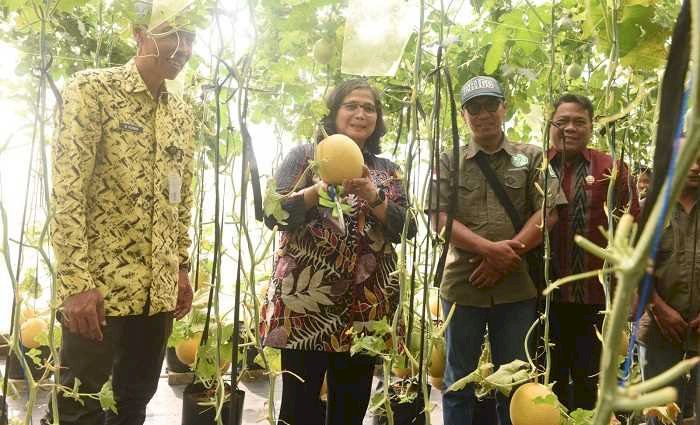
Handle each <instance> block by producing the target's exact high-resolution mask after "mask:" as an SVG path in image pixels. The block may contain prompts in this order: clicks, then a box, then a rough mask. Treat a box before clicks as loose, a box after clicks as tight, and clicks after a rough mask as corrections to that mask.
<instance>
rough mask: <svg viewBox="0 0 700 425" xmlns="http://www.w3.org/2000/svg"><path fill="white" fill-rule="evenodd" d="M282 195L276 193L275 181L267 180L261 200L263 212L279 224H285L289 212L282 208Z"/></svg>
mask: <svg viewBox="0 0 700 425" xmlns="http://www.w3.org/2000/svg"><path fill="white" fill-rule="evenodd" d="M283 198H284V196H282V195H280V194H279V193H277V183H276V182H275V180H274V179H268V180H267V187H266V188H265V199H264V200H263V212H264V213H265V215H266V216H267V217H273V218H274V219H275V221H277V222H278V223H279V224H282V225H286V224H287V219H288V218H289V213H288V212H287V211H286V210H285V209H284V208H282V199H283Z"/></svg>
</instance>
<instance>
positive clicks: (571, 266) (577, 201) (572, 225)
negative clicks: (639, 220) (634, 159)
mask: <svg viewBox="0 0 700 425" xmlns="http://www.w3.org/2000/svg"><path fill="white" fill-rule="evenodd" d="M549 159H550V164H551V166H552V168H553V169H554V170H555V172H557V174H558V175H559V176H560V179H561V185H562V188H563V189H564V193H565V194H566V198H567V199H568V200H569V204H568V205H567V206H566V207H564V208H562V209H561V210H560V211H559V220H558V221H557V223H556V224H555V225H554V228H552V231H551V233H550V234H551V241H552V257H553V260H552V268H551V270H552V279H553V280H554V279H556V278H560V277H566V276H570V275H572V274H578V273H582V272H587V271H591V270H597V269H600V268H602V267H603V260H601V259H600V258H598V257H596V256H594V255H592V254H589V253H588V252H586V251H584V250H583V248H580V247H579V246H578V245H577V244H576V243H575V242H574V236H576V235H577V234H580V235H582V236H584V237H585V238H586V239H588V240H589V241H591V242H594V243H595V244H596V245H598V246H602V247H606V246H607V239H606V238H605V236H604V235H603V233H602V232H601V231H600V229H601V228H603V229H605V230H607V229H608V216H607V214H606V213H605V208H604V205H605V204H606V203H607V200H608V187H609V185H610V176H611V175H612V168H613V161H612V157H611V156H610V155H608V154H606V153H604V152H601V151H597V150H594V149H589V148H585V149H584V150H583V152H582V154H581V155H579V156H578V157H577V158H576V159H574V160H573V161H561V155H560V154H559V153H558V152H557V151H556V150H555V149H551V150H550V151H549ZM562 162H564V163H562ZM618 170H619V171H618V175H617V178H616V180H615V185H616V187H615V191H614V193H615V208H611V209H610V213H611V214H613V215H614V216H616V217H618V218H619V217H620V216H621V215H622V213H623V212H626V211H629V213H631V214H632V215H633V216H634V217H637V216H638V215H639V202H638V198H637V193H636V188H635V185H634V184H633V183H631V182H630V181H629V178H628V176H629V172H628V170H627V167H626V166H624V164H622V166H621V167H619V168H618ZM630 193H631V195H630ZM554 300H555V301H556V302H564V303H581V304H605V293H604V290H603V286H602V285H601V283H600V281H599V280H598V278H597V277H593V278H589V279H583V280H578V281H575V282H572V283H568V284H566V285H564V286H561V287H560V289H559V290H558V291H555V292H554Z"/></svg>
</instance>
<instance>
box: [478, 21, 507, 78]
mask: <svg viewBox="0 0 700 425" xmlns="http://www.w3.org/2000/svg"><path fill="white" fill-rule="evenodd" d="M509 35H510V30H509V29H507V28H505V27H504V26H500V25H499V26H498V27H497V28H496V32H495V33H494V34H493V39H492V41H491V48H490V49H489V51H488V53H487V54H486V60H485V61H484V73H485V74H493V73H494V72H496V70H497V69H498V65H499V64H500V63H501V58H502V57H503V51H504V50H505V47H506V42H507V41H508V36H509Z"/></svg>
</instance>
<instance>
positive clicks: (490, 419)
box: [472, 396, 498, 425]
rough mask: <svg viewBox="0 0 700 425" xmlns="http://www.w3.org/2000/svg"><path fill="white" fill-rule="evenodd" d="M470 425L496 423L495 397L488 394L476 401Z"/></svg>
mask: <svg viewBox="0 0 700 425" xmlns="http://www.w3.org/2000/svg"><path fill="white" fill-rule="evenodd" d="M472 425H498V413H497V412H496V398H495V397H492V396H489V397H486V398H484V399H482V400H477V401H476V406H475V407H474V419H473V420H472Z"/></svg>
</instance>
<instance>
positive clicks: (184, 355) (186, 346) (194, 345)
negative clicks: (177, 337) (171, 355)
mask: <svg viewBox="0 0 700 425" xmlns="http://www.w3.org/2000/svg"><path fill="white" fill-rule="evenodd" d="M201 340H202V334H201V333H198V334H195V335H193V336H192V337H191V338H189V339H186V340H184V341H181V342H180V343H179V344H177V345H176V346H175V355H177V358H178V360H180V361H181V362H182V363H184V364H186V365H188V366H192V365H193V364H194V362H195V360H197V350H198V349H199V343H200V341H201Z"/></svg>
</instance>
